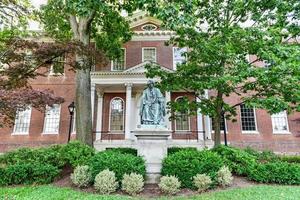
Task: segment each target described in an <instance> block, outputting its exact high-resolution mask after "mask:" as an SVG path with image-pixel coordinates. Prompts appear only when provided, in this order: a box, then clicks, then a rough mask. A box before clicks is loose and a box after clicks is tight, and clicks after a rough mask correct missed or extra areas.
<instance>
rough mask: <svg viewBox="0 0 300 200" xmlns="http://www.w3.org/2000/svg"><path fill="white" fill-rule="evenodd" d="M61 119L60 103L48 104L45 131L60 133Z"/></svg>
mask: <svg viewBox="0 0 300 200" xmlns="http://www.w3.org/2000/svg"><path fill="white" fill-rule="evenodd" d="M59 120H60V105H59V104H54V105H53V106H52V107H49V106H47V108H46V113H45V121H44V131H43V133H58V132H59Z"/></svg>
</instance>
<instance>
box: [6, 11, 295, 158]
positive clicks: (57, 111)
mask: <svg viewBox="0 0 300 200" xmlns="http://www.w3.org/2000/svg"><path fill="white" fill-rule="evenodd" d="M129 20H130V23H131V27H132V29H133V30H134V33H135V34H134V36H133V38H132V40H131V41H129V42H127V43H126V44H124V48H123V52H124V56H123V57H121V58H120V59H118V60H115V61H112V62H111V63H110V64H109V65H108V66H99V65H97V64H96V66H94V67H93V68H94V70H93V72H92V73H91V77H92V78H91V81H92V87H91V94H92V95H91V96H92V99H91V100H92V110H93V111H92V115H93V130H94V140H95V142H94V145H95V147H96V148H97V149H104V148H107V147H116V146H121V147H133V148H134V147H135V145H136V141H135V138H134V136H133V135H132V133H131V131H132V130H134V129H135V128H136V127H138V126H139V124H140V119H139V115H138V113H139V101H140V97H141V93H142V91H143V89H144V88H145V86H146V83H147V80H148V79H147V78H146V77H145V65H146V64H147V63H148V62H149V61H154V62H156V63H158V64H159V65H160V66H161V67H162V69H164V70H166V71H170V72H172V71H173V70H176V64H177V63H180V62H182V61H183V60H184V57H183V56H181V52H182V51H185V49H179V48H177V47H172V46H166V45H165V42H166V41H167V40H169V39H170V37H171V36H172V34H173V32H171V31H166V30H162V29H160V24H161V22H160V21H159V20H157V19H155V18H152V17H149V16H145V15H143V13H137V14H135V15H134V16H132V17H131V18H130V19H129ZM254 59H255V58H254V56H249V60H250V61H251V60H254ZM256 64H257V65H262V64H263V63H256ZM57 70H58V71H60V74H58V71H57ZM74 78H75V74H74V72H73V71H70V70H69V69H68V68H67V67H66V66H65V67H64V68H62V69H60V68H56V66H51V68H50V71H49V72H48V76H46V77H38V78H37V79H35V80H33V81H32V86H33V87H34V88H41V89H46V88H47V89H51V90H53V91H54V94H55V95H57V96H62V97H63V98H65V102H64V103H63V104H61V105H56V106H55V107H53V108H48V109H47V112H46V113H41V112H39V111H37V110H35V109H28V110H27V111H24V112H21V113H18V114H17V116H18V117H17V118H16V121H15V126H14V127H12V128H2V129H0V152H1V151H6V150H9V149H13V148H16V147H20V146H41V145H48V144H54V143H66V142H67V139H68V132H69V120H70V118H69V112H68V105H69V104H70V103H71V102H72V101H74V97H75V80H74ZM164 95H165V99H166V101H170V100H180V98H181V97H183V96H188V98H190V99H191V100H193V99H195V95H194V94H192V93H186V92H183V91H174V92H166V93H165V94H164ZM207 95H209V92H208V94H207ZM227 101H228V102H230V103H232V104H235V103H237V102H238V98H237V97H235V96H231V97H230V98H228V99H227ZM237 113H238V115H237V117H236V119H237V122H235V123H233V122H231V121H224V122H223V123H222V128H223V129H226V130H227V133H228V141H229V143H230V144H232V145H235V146H242V147H245V146H251V147H255V148H258V149H272V150H275V151H277V152H299V151H300V113H294V114H292V115H288V116H287V114H286V113H285V112H282V113H279V114H276V115H270V114H268V113H267V112H266V111H265V110H260V109H255V108H247V107H245V106H243V105H242V106H240V107H239V108H238V111H237ZM167 118H168V116H166V119H167ZM166 121H167V127H168V129H169V130H172V136H171V138H170V140H169V143H168V145H169V146H170V147H171V146H194V147H198V148H202V147H204V146H208V147H210V146H212V145H213V141H212V134H213V130H212V122H211V121H212V119H210V118H209V117H208V116H204V115H202V114H201V112H199V113H198V114H197V116H188V115H186V114H184V113H181V115H180V117H179V118H178V119H176V120H174V121H168V120H166ZM74 130H75V129H74V126H73V130H72V132H73V134H72V137H73V138H75V136H76V133H75V131H74Z"/></svg>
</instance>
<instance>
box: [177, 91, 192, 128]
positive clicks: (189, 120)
mask: <svg viewBox="0 0 300 200" xmlns="http://www.w3.org/2000/svg"><path fill="white" fill-rule="evenodd" d="M179 98H184V96H179V97H176V99H175V102H176V101H177V100H178V99H179ZM176 121H177V120H176V119H175V120H174V126H175V127H174V130H175V133H183V132H185V133H187V132H190V131H191V117H190V116H189V115H188V126H189V128H188V129H187V130H177V128H176V127H177V126H176Z"/></svg>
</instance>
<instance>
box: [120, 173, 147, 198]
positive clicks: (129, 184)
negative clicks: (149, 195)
mask: <svg viewBox="0 0 300 200" xmlns="http://www.w3.org/2000/svg"><path fill="white" fill-rule="evenodd" d="M143 187H144V179H143V176H142V175H140V174H136V173H131V174H129V175H128V174H125V175H124V177H123V180H122V190H123V191H125V192H127V193H128V194H130V195H136V194H137V193H139V192H141V191H142V190H143Z"/></svg>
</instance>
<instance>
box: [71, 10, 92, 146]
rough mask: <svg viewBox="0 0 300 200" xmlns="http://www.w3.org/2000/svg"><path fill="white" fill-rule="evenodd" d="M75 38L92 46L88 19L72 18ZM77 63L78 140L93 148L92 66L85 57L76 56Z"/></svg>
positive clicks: (76, 103)
mask: <svg viewBox="0 0 300 200" xmlns="http://www.w3.org/2000/svg"><path fill="white" fill-rule="evenodd" d="M70 22H71V26H72V30H73V33H74V38H75V39H76V40H79V41H80V42H82V43H83V45H86V46H88V45H89V44H90V22H89V19H87V18H80V19H79V21H78V22H77V20H76V18H75V17H74V16H70ZM76 61H77V63H78V64H79V65H80V67H79V69H77V70H76V98H75V105H76V138H77V139H78V140H79V141H81V142H83V143H85V144H88V145H90V146H93V132H92V106H91V77H90V71H91V68H90V66H87V62H86V61H87V59H86V57H85V56H83V55H80V54H76Z"/></svg>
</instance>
